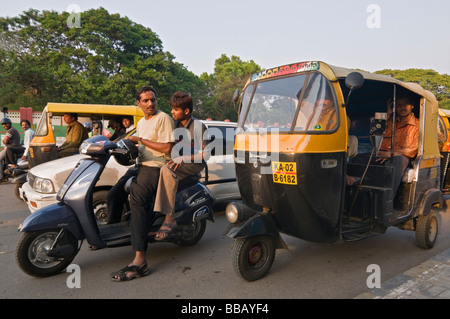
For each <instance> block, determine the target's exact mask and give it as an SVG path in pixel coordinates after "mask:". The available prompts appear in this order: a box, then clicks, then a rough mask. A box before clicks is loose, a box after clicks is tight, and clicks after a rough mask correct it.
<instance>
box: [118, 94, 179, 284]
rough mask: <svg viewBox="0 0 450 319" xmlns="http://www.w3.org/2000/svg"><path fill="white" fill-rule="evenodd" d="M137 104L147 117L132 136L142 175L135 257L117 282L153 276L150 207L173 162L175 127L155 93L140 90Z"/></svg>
mask: <svg viewBox="0 0 450 319" xmlns="http://www.w3.org/2000/svg"><path fill="white" fill-rule="evenodd" d="M136 103H137V106H138V107H140V108H141V110H142V111H143V112H144V117H143V118H142V119H141V120H139V122H138V123H137V125H136V136H130V137H128V138H129V139H130V140H131V141H133V142H134V143H139V169H138V174H137V177H136V180H135V181H134V182H133V183H132V184H131V186H130V209H131V223H130V229H131V246H132V249H133V251H134V252H135V256H134V259H133V262H132V263H131V264H129V265H128V266H126V267H124V268H122V269H120V270H119V271H116V272H113V273H111V279H112V280H114V281H127V280H131V279H133V278H136V277H142V276H146V275H148V274H149V273H150V270H149V268H148V265H147V258H146V252H147V247H148V224H149V215H148V211H147V207H148V206H150V204H151V203H152V202H153V198H154V195H155V193H156V188H157V186H158V181H159V172H160V169H161V167H162V166H163V165H164V164H165V163H167V161H168V160H169V154H170V151H171V150H172V146H173V139H172V131H173V130H174V128H175V125H174V122H173V120H172V119H171V118H170V116H169V115H168V114H166V113H164V112H162V111H160V110H158V109H157V102H156V92H155V90H154V89H153V88H151V87H148V86H146V87H143V88H141V89H139V90H138V91H137V93H136Z"/></svg>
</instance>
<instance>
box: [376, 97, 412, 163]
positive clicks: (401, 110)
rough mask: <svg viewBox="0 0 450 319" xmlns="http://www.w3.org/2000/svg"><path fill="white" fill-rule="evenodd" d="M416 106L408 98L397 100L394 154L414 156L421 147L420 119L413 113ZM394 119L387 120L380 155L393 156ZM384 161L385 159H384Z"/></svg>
mask: <svg viewBox="0 0 450 319" xmlns="http://www.w3.org/2000/svg"><path fill="white" fill-rule="evenodd" d="M413 108H414V106H413V105H412V102H411V101H410V100H409V99H408V98H400V99H398V101H397V106H396V108H395V110H396V115H397V117H396V119H395V136H394V156H399V155H403V156H405V157H407V158H414V157H416V155H417V151H418V147H419V120H418V119H417V118H416V117H415V116H414V113H412V110H413ZM391 137H392V121H389V120H388V121H387V124H386V132H385V133H384V135H383V141H382V142H381V145H380V151H379V153H378V156H380V157H390V156H391ZM382 162H384V161H382Z"/></svg>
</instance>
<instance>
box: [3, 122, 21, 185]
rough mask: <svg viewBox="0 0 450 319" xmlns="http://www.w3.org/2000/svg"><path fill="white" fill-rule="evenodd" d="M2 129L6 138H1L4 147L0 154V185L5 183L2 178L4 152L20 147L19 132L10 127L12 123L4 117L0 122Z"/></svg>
mask: <svg viewBox="0 0 450 319" xmlns="http://www.w3.org/2000/svg"><path fill="white" fill-rule="evenodd" d="M1 124H2V126H3V128H4V129H5V130H6V136H5V137H4V138H3V141H2V142H3V144H4V145H5V146H6V147H5V148H4V149H3V150H2V151H1V152H0V183H2V182H5V181H7V178H6V179H5V177H4V169H5V168H6V166H5V165H4V162H5V160H6V150H7V149H8V148H9V147H20V135H19V132H18V131H17V130H16V129H15V128H14V127H13V126H12V122H11V120H10V119H9V118H6V117H4V118H3V119H2V120H1Z"/></svg>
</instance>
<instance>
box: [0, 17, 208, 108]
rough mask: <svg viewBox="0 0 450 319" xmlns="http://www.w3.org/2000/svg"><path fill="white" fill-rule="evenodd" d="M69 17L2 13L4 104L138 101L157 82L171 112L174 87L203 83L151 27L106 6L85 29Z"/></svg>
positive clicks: (0, 98)
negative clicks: (138, 93)
mask: <svg viewBox="0 0 450 319" xmlns="http://www.w3.org/2000/svg"><path fill="white" fill-rule="evenodd" d="M68 18H69V13H67V12H63V13H58V12H55V11H43V12H39V11H37V10H33V9H31V10H29V11H26V12H23V13H22V14H21V15H19V16H18V17H13V18H0V30H1V33H0V61H1V62H0V88H1V89H0V105H2V106H8V107H9V108H10V109H14V108H17V107H19V106H31V107H36V106H37V109H39V108H42V107H43V106H45V105H46V104H47V102H50V101H54V102H72V103H100V104H116V105H117V104H133V103H135V98H134V93H135V92H136V90H137V89H138V88H139V87H141V86H143V85H151V86H153V87H154V88H155V89H156V91H157V93H158V100H159V102H160V107H161V108H162V109H165V110H166V111H167V110H168V109H169V106H168V101H169V99H170V96H171V94H172V93H173V92H174V91H177V90H186V91H189V92H191V93H194V92H195V91H196V90H197V88H198V87H199V86H201V85H202V83H201V81H200V79H199V78H198V77H196V76H195V75H194V74H193V73H192V72H190V71H188V70H187V69H186V68H185V67H184V66H183V65H182V64H180V63H176V62H174V56H173V55H171V54H170V53H169V52H164V51H163V47H162V41H161V40H160V39H159V37H158V36H157V35H156V34H155V33H154V32H152V30H151V29H149V28H146V27H143V26H142V25H139V24H136V23H134V22H132V21H130V20H129V19H128V18H127V17H121V16H120V15H118V14H109V13H108V12H107V11H106V10H105V9H103V8H99V9H92V10H88V11H85V12H82V13H81V14H80V18H81V19H80V28H76V27H73V28H70V27H69V26H68V23H67V21H68Z"/></svg>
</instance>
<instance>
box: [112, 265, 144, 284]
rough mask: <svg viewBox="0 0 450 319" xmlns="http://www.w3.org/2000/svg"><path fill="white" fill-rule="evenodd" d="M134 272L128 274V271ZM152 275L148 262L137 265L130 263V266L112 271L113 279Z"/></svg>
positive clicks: (121, 279)
mask: <svg viewBox="0 0 450 319" xmlns="http://www.w3.org/2000/svg"><path fill="white" fill-rule="evenodd" d="M131 272H133V273H134V274H133V275H131V276H128V273H131ZM147 275H150V269H148V265H147V263H145V264H143V265H142V266H140V267H139V266H136V265H133V264H129V265H128V266H126V267H124V268H122V269H120V270H118V271H114V272H112V273H111V275H110V276H111V280H113V281H130V280H132V279H134V278H139V277H144V276H147Z"/></svg>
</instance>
